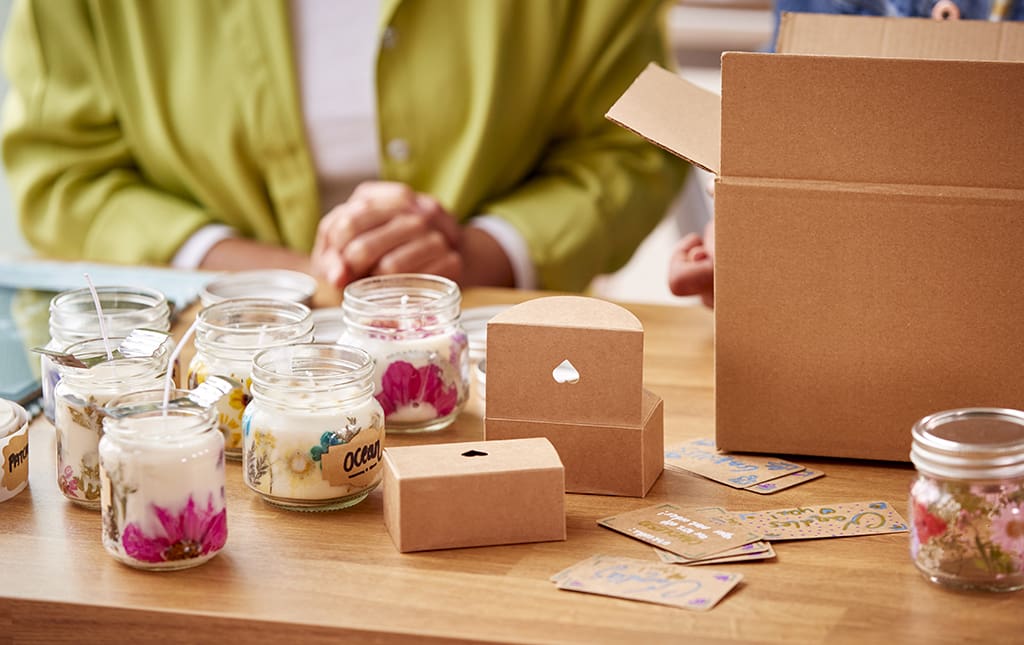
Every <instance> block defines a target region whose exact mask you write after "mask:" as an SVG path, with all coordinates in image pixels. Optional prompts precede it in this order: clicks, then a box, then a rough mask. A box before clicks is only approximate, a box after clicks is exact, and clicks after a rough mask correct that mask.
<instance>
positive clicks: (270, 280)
mask: <svg viewBox="0 0 1024 645" xmlns="http://www.w3.org/2000/svg"><path fill="white" fill-rule="evenodd" d="M316 287H317V283H316V279H315V278H313V277H312V276H309V275H306V274H305V273H301V272H299V271H288V270H285V269H260V270H256V271H239V272H237V273H230V274H227V275H225V276H224V277H221V278H218V279H217V280H214V281H213V282H210V283H209V284H207V285H206V286H205V287H204V288H203V290H202V291H200V293H199V299H200V302H201V303H202V306H204V307H208V306H210V305H212V304H214V303H215V302H221V301H222V300H229V299H234V298H272V299H274V300H287V301H288V302H300V303H302V304H304V305H307V306H309V305H310V304H311V303H312V301H313V295H314V294H315V293H316Z"/></svg>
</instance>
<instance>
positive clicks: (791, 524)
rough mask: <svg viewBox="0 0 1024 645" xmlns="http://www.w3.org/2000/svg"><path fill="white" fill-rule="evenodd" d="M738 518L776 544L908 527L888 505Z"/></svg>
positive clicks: (790, 510) (779, 511)
mask: <svg viewBox="0 0 1024 645" xmlns="http://www.w3.org/2000/svg"><path fill="white" fill-rule="evenodd" d="M736 517H738V518H739V519H740V520H742V521H743V523H744V524H746V525H747V526H748V527H749V528H750V530H752V531H757V532H759V533H761V534H762V535H763V536H764V539H765V540H770V541H772V542H776V541H780V540H810V539H814V538H832V537H848V536H853V535H877V534H879V533H900V532H903V531H906V530H907V528H908V527H907V522H906V520H904V519H903V518H902V517H901V516H900V514H899V513H897V512H896V511H895V509H893V508H892V506H890V505H889V503H888V502H848V503H844V504H809V505H805V506H795V507H792V508H779V509H775V510H771V511H752V512H744V513H736Z"/></svg>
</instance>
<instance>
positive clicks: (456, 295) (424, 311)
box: [341, 273, 462, 334]
mask: <svg viewBox="0 0 1024 645" xmlns="http://www.w3.org/2000/svg"><path fill="white" fill-rule="evenodd" d="M461 303H462V292H461V291H460V290H459V285H457V284H456V283H455V282H454V281H452V280H449V279H448V278H445V277H442V276H438V275H432V274H427V273H397V274H393V275H383V276H370V277H368V278H362V279H360V280H356V281H355V282H352V283H351V284H349V285H348V286H347V287H345V291H344V294H343V298H342V301H341V310H342V315H343V316H344V319H345V324H346V326H349V327H354V328H357V329H359V330H361V331H372V332H375V333H381V334H388V333H404V332H406V331H410V330H408V329H406V328H405V323H409V322H419V323H420V324H419V325H417V326H416V329H426V330H429V329H431V328H435V327H442V326H447V325H449V324H451V323H452V322H454V321H457V320H458V318H459V312H460V305H461ZM367 319H369V320H379V321H394V322H397V323H398V325H397V328H396V329H395V330H392V329H390V328H389V327H387V326H376V325H372V324H369V323H368V322H366V320H367Z"/></svg>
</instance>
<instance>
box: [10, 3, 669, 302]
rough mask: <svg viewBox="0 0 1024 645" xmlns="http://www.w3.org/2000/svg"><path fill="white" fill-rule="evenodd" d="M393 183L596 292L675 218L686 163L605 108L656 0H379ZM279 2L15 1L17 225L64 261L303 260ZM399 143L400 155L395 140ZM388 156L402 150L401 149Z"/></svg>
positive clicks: (313, 216) (304, 218)
mask: <svg viewBox="0 0 1024 645" xmlns="http://www.w3.org/2000/svg"><path fill="white" fill-rule="evenodd" d="M383 6H384V10H383V13H382V17H381V29H382V33H384V32H383V30H384V28H385V27H387V28H388V30H387V37H386V38H384V40H383V43H384V46H382V48H381V51H380V56H379V59H378V62H377V89H378V110H379V114H378V120H379V124H380V128H379V130H380V141H381V149H382V160H383V161H382V163H383V166H382V177H383V178H384V179H389V180H395V181H401V182H406V183H408V184H409V185H411V186H412V187H413V188H415V189H416V190H419V191H422V192H426V193H430V194H432V195H434V196H436V197H437V198H438V199H439V200H440V201H441V203H442V204H443V205H444V206H445V207H446V208H447V209H448V210H449V211H450V212H452V213H453V214H454V215H455V216H456V217H458V218H459V219H460V220H465V219H467V218H469V217H471V216H473V215H478V214H481V213H488V214H492V215H497V216H499V217H502V218H504V219H505V220H507V221H508V222H510V223H511V224H512V225H513V226H514V227H515V228H516V229H517V230H518V231H519V232H520V233H521V234H522V236H523V238H524V239H525V241H526V243H527V245H528V246H529V248H530V254H531V258H532V260H533V262H534V264H535V265H536V267H537V271H538V276H539V278H540V283H541V285H542V286H543V287H546V288H551V289H567V290H577V289H581V288H583V287H584V286H585V285H586V284H587V283H588V282H589V280H590V279H591V278H592V277H593V276H594V275H595V274H597V273H601V272H607V271H611V270H614V269H616V268H618V267H620V266H621V265H622V264H624V263H625V262H626V260H628V259H629V256H630V255H631V254H632V252H633V250H634V249H635V248H636V246H637V245H638V244H639V242H640V241H641V240H642V239H643V237H644V236H645V235H646V234H647V233H648V232H649V231H650V230H651V229H652V228H653V227H654V225H655V224H656V223H657V222H658V220H659V219H660V218H661V217H662V215H663V214H664V212H665V209H666V207H667V205H668V203H669V202H670V200H671V198H672V197H673V196H674V194H675V192H676V190H677V189H678V186H679V183H680V181H681V179H682V176H683V173H684V170H685V168H684V166H683V165H681V164H680V163H679V162H678V161H676V160H674V159H671V158H670V157H669V156H668V155H666V154H665V153H663V152H662V151H660V150H658V149H656V148H655V147H654V146H651V145H650V144H648V143H646V142H644V141H642V140H641V139H639V138H638V137H636V136H635V135H633V134H631V133H629V132H627V131H625V130H623V129H621V128H619V127H617V126H615V125H613V124H611V123H610V122H608V121H606V120H605V119H604V116H603V115H604V112H605V111H606V110H607V108H608V107H609V106H610V105H611V104H612V103H613V102H614V100H615V99H616V98H617V97H618V96H619V95H620V94H621V93H622V91H623V90H624V89H625V88H626V87H627V86H628V84H629V83H630V81H631V80H632V79H633V78H634V77H635V76H636V74H637V73H638V72H639V71H640V70H641V69H642V68H643V67H644V65H645V64H646V63H647V62H648V61H650V60H660V61H662V62H663V63H665V62H666V61H667V59H668V52H667V48H666V46H665V42H664V38H663V36H664V33H663V29H662V27H663V20H664V13H663V9H664V6H663V5H662V3H660V2H657V1H654V0H601V1H599V2H598V1H591V2H574V1H572V0H477V1H473V0H445V1H436V2H431V1H430V0H385V1H384V3H383ZM288 20H289V15H288V5H287V0H220V1H218V2H214V1H213V0H158V1H150V2H131V1H128V0H76V1H71V0H64V1H62V2H59V3H53V2H46V1H45V0H40V1H37V2H32V1H28V0H26V1H22V2H20V3H19V4H17V5H16V7H15V8H14V10H13V11H12V15H11V17H10V25H9V29H8V33H7V35H6V39H5V43H4V51H3V56H4V60H5V64H6V67H7V73H8V75H9V78H10V82H11V89H10V93H9V96H8V99H7V102H6V105H5V112H4V122H3V160H4V164H5V166H6V168H7V172H8V180H9V183H10V185H11V187H12V190H13V193H14V195H15V199H16V206H17V209H18V212H19V216H20V220H21V225H22V230H23V231H24V233H25V236H26V238H27V239H28V241H29V242H30V243H31V244H32V245H33V246H34V247H36V248H37V249H38V250H39V251H40V252H42V253H45V254H48V255H52V256H55V257H62V258H84V259H90V260H97V261H110V262H123V263H135V262H140V263H164V262H167V261H168V260H169V259H170V258H171V257H172V256H173V255H174V252H175V251H176V250H177V248H178V247H179V246H180V245H181V244H182V243H183V242H184V241H185V240H186V239H188V237H189V236H190V235H191V234H192V233H193V232H195V231H196V230H197V229H199V228H200V227H202V226H204V225H206V224H210V223H224V224H227V225H228V226H231V227H232V228H234V229H236V230H237V231H239V232H240V233H241V234H242V235H245V236H247V237H252V238H255V239H258V240H261V241H264V242H269V243H276V244H281V245H284V246H287V247H290V248H292V249H296V250H300V251H303V252H308V251H309V249H310V248H311V247H312V244H313V240H314V237H315V234H316V227H317V223H318V221H319V219H320V215H321V213H320V212H319V206H318V199H317V186H316V178H315V174H314V169H313V166H312V162H311V157H310V153H309V149H308V146H307V143H306V139H305V132H304V129H303V125H302V120H301V119H302V112H301V107H300V104H299V92H298V87H297V80H296V73H295V65H294V61H293V55H292V46H291V35H290V29H289V26H288V24H289V23H288ZM393 139H402V140H404V141H405V142H406V143H407V147H405V149H404V150H403V152H405V153H407V154H401V155H399V156H397V157H395V156H390V157H389V156H388V154H387V150H388V149H389V147H388V146H387V145H386V142H388V141H391V140H393ZM392 147H394V146H392Z"/></svg>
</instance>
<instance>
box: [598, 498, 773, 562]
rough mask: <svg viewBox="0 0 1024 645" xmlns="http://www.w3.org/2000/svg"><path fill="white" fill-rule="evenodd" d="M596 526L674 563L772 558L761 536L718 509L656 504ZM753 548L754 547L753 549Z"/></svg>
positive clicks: (606, 520) (605, 519)
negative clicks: (654, 550) (641, 544)
mask: <svg viewBox="0 0 1024 645" xmlns="http://www.w3.org/2000/svg"><path fill="white" fill-rule="evenodd" d="M597 523H598V524H600V525H601V526H603V527H605V528H609V529H612V530H613V531H618V532H619V533H623V534H625V535H628V536H629V537H632V538H635V539H637V540H640V541H641V542H646V543H648V544H651V545H654V546H655V547H657V548H658V549H659V550H660V551H663V552H666V553H668V554H670V556H671V558H672V559H671V560H667V559H665V558H662V561H663V562H671V563H674V564H709V563H713V562H718V563H721V562H742V561H744V560H763V559H765V558H773V557H775V552H774V551H773V550H772V548H771V546H770V545H768V544H766V543H764V542H761V535H760V534H759V533H757V532H756V531H751V530H750V529H749V528H748V527H747V526H745V525H744V524H743V522H742V521H740V520H739V519H738V518H737V517H736V515H735V514H734V513H730V512H728V511H726V510H724V509H720V508H702V509H683V508H680V507H678V506H675V505H673V504H659V505H658V506H652V507H649V508H642V509H640V510H638V511H632V512H629V513H623V514H621V515H615V516H612V517H606V518H604V519H603V520H598V521H597ZM755 545H756V546H755Z"/></svg>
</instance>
